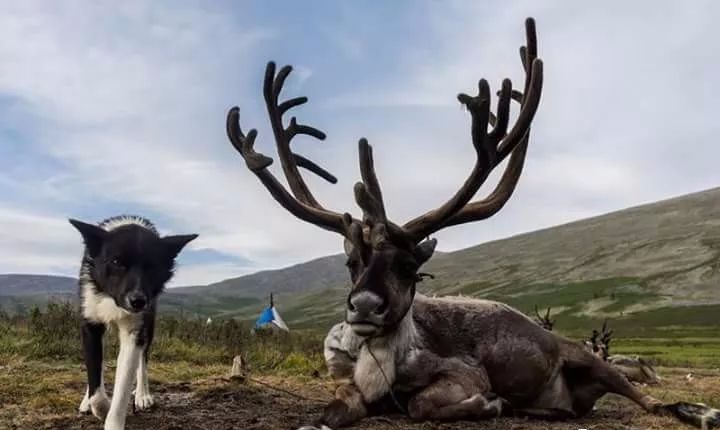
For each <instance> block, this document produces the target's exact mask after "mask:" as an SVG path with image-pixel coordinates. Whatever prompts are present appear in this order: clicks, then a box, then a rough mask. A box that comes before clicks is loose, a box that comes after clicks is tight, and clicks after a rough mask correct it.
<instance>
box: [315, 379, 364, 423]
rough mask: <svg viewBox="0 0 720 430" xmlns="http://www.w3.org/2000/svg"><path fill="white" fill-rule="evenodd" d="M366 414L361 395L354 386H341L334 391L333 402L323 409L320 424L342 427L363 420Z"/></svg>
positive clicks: (350, 384)
mask: <svg viewBox="0 0 720 430" xmlns="http://www.w3.org/2000/svg"><path fill="white" fill-rule="evenodd" d="M367 414H368V410H367V406H366V405H365V401H364V400H363V396H362V393H361V392H360V390H359V389H358V388H357V387H356V386H355V384H352V383H349V384H343V385H341V386H339V387H338V388H337V390H336V391H335V400H333V401H332V402H330V404H329V405H327V406H326V407H325V411H324V412H323V416H322V418H321V420H320V424H324V425H327V426H329V427H331V428H337V427H343V426H346V425H348V424H351V423H354V422H355V421H358V420H361V419H363V418H365V417H366V416H367Z"/></svg>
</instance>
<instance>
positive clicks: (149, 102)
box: [0, 0, 720, 285]
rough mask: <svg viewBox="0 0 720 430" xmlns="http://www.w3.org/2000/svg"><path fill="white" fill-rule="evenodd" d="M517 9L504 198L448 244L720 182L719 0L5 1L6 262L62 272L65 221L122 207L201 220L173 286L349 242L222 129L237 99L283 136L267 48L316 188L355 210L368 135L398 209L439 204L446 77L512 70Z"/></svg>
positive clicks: (249, 118) (263, 143)
mask: <svg viewBox="0 0 720 430" xmlns="http://www.w3.org/2000/svg"><path fill="white" fill-rule="evenodd" d="M526 16H534V17H535V18H536V19H537V23H538V33H539V43H540V55H541V57H542V58H543V59H544V60H545V64H546V68H545V70H546V84H545V91H544V94H543V100H542V104H541V107H540V110H539V113H538V116H537V118H536V123H535V126H534V127H533V139H532V142H531V148H530V151H529V155H528V160H527V164H526V166H527V167H526V170H525V172H524V174H523V178H522V179H521V182H520V186H519V187H518V190H517V192H516V193H515V195H514V197H513V199H512V201H511V202H510V203H509V204H508V205H507V207H506V208H505V209H504V210H503V211H502V212H500V214H498V215H497V216H495V217H494V218H493V219H491V220H487V221H484V222H481V223H476V224H471V225H465V226H460V227H455V228H452V229H449V230H447V231H443V232H441V233H440V234H438V239H439V240H440V248H441V249H442V250H452V249H458V248H462V247H466V246H470V245H473V244H477V243H480V242H484V241H487V240H492V239H496V238H501V237H506V236H509V235H512V234H516V233H520V232H525V231H531V230H534V229H538V228H543V227H548V226H551V225H555V224H558V223H562V222H567V221H571V220H576V219H580V218H584V217H588V216H593V215H598V214H601V213H605V212H608V211H611V210H616V209H621V208H624V207H627V206H631V205H636V204H640V203H644V202H650V201H655V200H658V199H662V198H667V197H671V196H675V195H680V194H684V193H689V192H693V191H699V190H702V189H707V188H711V187H715V186H718V183H719V182H720V173H718V170H717V167H716V165H717V160H718V158H720V149H718V148H720V145H718V143H717V136H718V132H720V130H719V129H720V122H718V121H717V118H718V116H719V115H720V100H719V99H718V97H717V95H718V94H720V81H718V79H717V76H718V75H720V55H718V50H717V41H718V40H720V29H718V28H717V27H716V26H714V25H713V24H714V23H713V20H715V21H717V19H718V18H720V3H718V2H715V1H712V0H708V1H695V2H691V3H685V4H680V3H679V2H670V1H660V2H658V1H637V2H631V3H628V2H621V1H608V2H602V4H600V3H597V4H589V3H585V4H580V3H579V2H573V3H571V2H560V1H543V2H537V1H530V0H527V1H482V2H479V1H437V0H434V1H395V2H360V1H345V2H336V1H311V2H293V1H273V2H259V1H258V2H240V1H227V2H220V1H216V2H206V1H172V2H170V1H145V2H140V1H128V2H110V1H107V2H88V1H82V2H81V1H77V2H72V1H69V2H62V4H60V3H58V2H51V1H39V2H36V1H23V2H9V1H8V2H2V3H1V4H0V40H2V43H0V244H1V246H0V273H54V274H67V275H73V274H75V273H76V271H77V266H78V263H79V259H80V254H81V243H80V238H79V236H78V234H77V232H75V231H74V230H73V229H72V227H71V226H70V225H69V224H68V223H67V221H66V219H67V218H68V217H75V218H80V219H83V220H86V221H100V220H102V219H103V218H105V217H108V216H112V215H115V214H120V213H134V214H141V215H144V216H146V217H148V218H150V219H151V220H153V221H154V222H155V223H156V224H157V225H158V227H159V228H160V229H161V231H162V232H164V233H199V234H200V238H199V239H198V240H197V241H195V242H193V243H192V245H191V246H190V248H189V249H188V250H187V251H186V252H184V253H183V254H182V256H181V259H180V263H181V268H180V269H179V271H178V275H177V277H176V279H175V280H174V281H173V284H174V285H189V284H202V283H209V282H213V281H219V280H221V279H224V278H227V277H232V276H238V275H240V274H244V273H248V272H252V271H256V270H260V269H265V268H275V267H282V266H285V265H288V264H292V263H297V262H301V261H305V260H308V259H310V258H314V257H318V256H321V255H326V254H329V253H336V252H341V250H342V241H341V240H340V238H339V237H337V236H336V235H333V234H331V233H327V232H324V231H322V230H320V229H317V228H316V227H314V226H311V225H305V224H303V223H302V222H300V221H298V220H295V219H294V218H293V217H292V216H291V215H289V214H287V213H286V212H285V211H284V210H283V209H282V208H280V207H279V205H277V204H276V203H275V202H274V201H273V200H272V199H271V197H270V196H269V195H268V194H267V192H266V191H265V190H264V188H263V187H262V186H261V185H260V184H259V183H258V181H257V180H256V179H255V177H254V176H253V175H252V174H251V173H250V172H248V171H247V169H246V168H245V165H244V163H243V162H242V160H241V159H240V157H239V155H237V154H236V153H235V152H234V150H233V149H232V148H231V147H230V145H229V144H228V142H227V139H226V137H225V135H224V120H225V114H226V112H227V110H228V108H229V107H231V106H233V105H236V104H237V105H240V106H241V108H242V122H243V126H244V127H245V128H246V129H249V128H252V127H255V128H258V130H259V132H260V137H259V138H258V143H257V147H258V148H259V149H260V150H261V151H263V152H264V153H266V154H268V155H274V147H273V145H274V143H273V141H272V139H271V135H270V134H269V133H268V131H269V130H268V121H267V118H266V116H265V109H264V106H263V104H262V100H261V97H260V95H261V82H262V75H263V72H264V67H265V63H266V62H267V61H268V60H275V61H276V62H278V63H280V64H288V63H289V64H293V65H294V66H295V72H294V73H293V74H292V75H291V77H290V79H289V80H288V82H287V85H286V92H285V94H287V96H288V97H289V96H297V95H307V96H309V97H310V103H309V104H308V105H306V106H304V107H302V108H301V109H298V110H297V113H296V114H297V115H298V117H299V119H301V122H304V123H308V124H312V125H315V126H317V127H319V128H320V129H322V130H324V131H326V132H327V133H328V139H327V140H326V141H325V142H323V143H316V142H312V141H310V140H299V141H298V142H296V143H295V145H294V147H295V148H296V150H297V151H298V152H300V153H302V154H304V155H306V156H309V157H310V158H311V159H313V160H315V161H317V162H318V163H320V164H321V165H323V166H325V167H327V168H328V169H329V170H330V171H331V172H333V173H335V174H336V176H338V178H339V180H340V181H339V183H338V184H337V185H334V186H332V185H329V184H326V183H323V182H321V181H319V180H316V179H314V178H310V179H309V182H310V184H311V187H312V188H313V190H314V192H315V194H316V196H318V198H319V199H321V200H322V201H323V202H324V203H325V204H326V206H328V207H330V208H333V209H335V210H338V211H352V212H355V213H357V210H356V209H355V205H354V203H353V200H352V192H351V189H352V184H353V183H354V182H355V181H356V180H357V178H358V177H359V174H358V170H357V165H356V163H357V161H356V157H357V155H356V151H357V139H358V138H359V137H361V136H365V137H367V138H368V139H369V140H370V143H371V144H373V145H374V148H375V158H376V164H377V168H378V174H379V176H380V178H381V182H382V184H383V188H384V191H385V196H386V200H387V206H388V209H389V213H390V216H391V218H393V219H394V220H396V221H398V222H403V221H405V220H407V219H409V218H412V217H414V216H416V215H418V214H420V213H422V212H424V211H426V210H428V209H430V208H433V207H436V206H438V205H439V204H441V203H442V202H443V201H444V199H446V198H447V197H449V196H450V195H451V194H452V193H453V192H454V191H455V190H456V189H457V187H458V186H459V184H460V183H462V181H463V180H464V178H465V177H466V175H467V174H468V172H469V170H470V168H471V167H472V155H473V151H472V147H471V145H470V140H469V121H468V115H467V113H465V112H464V111H463V110H462V109H460V107H459V105H458V103H457V102H456V99H455V95H456V94H457V93H458V92H463V91H464V92H470V91H473V89H474V88H476V83H477V80H478V79H479V78H480V77H485V78H487V79H489V81H490V84H491V86H492V88H498V87H499V84H500V81H501V79H502V78H503V77H506V76H507V77H510V78H512V79H513V82H515V83H516V85H519V84H520V82H521V78H522V74H521V68H520V64H519V60H518V55H517V47H518V46H519V45H520V44H521V43H523V41H524V40H523V37H524V33H523V20H524V18H525V17H526ZM274 167H277V166H274ZM276 172H277V171H276ZM493 178H494V177H493ZM491 185H492V184H489V185H488V187H486V188H489V186H491Z"/></svg>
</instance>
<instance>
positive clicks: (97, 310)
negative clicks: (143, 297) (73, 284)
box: [81, 283, 132, 324]
mask: <svg viewBox="0 0 720 430" xmlns="http://www.w3.org/2000/svg"><path fill="white" fill-rule="evenodd" d="M82 289H83V291H82V303H81V306H82V313H83V317H85V319H87V320H89V321H93V322H96V323H105V324H109V323H111V322H116V323H120V321H124V320H127V319H131V318H132V314H131V313H130V312H128V311H126V310H125V309H123V308H121V307H119V306H118V305H117V304H115V300H113V298H112V297H110V296H108V295H105V294H101V293H100V294H99V293H96V292H95V291H94V290H93V286H92V285H91V284H89V283H86V284H83V286H82Z"/></svg>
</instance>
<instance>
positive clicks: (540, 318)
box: [535, 305, 555, 331]
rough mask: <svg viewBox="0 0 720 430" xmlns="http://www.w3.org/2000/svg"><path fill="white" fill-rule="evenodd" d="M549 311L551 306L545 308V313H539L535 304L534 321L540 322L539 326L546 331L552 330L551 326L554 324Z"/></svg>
mask: <svg viewBox="0 0 720 430" xmlns="http://www.w3.org/2000/svg"><path fill="white" fill-rule="evenodd" d="M550 311H551V308H547V311H546V312H545V315H540V312H539V311H538V307H537V305H535V321H536V322H537V323H538V324H540V327H542V328H544V329H545V330H547V331H553V327H554V326H555V320H551V319H550Z"/></svg>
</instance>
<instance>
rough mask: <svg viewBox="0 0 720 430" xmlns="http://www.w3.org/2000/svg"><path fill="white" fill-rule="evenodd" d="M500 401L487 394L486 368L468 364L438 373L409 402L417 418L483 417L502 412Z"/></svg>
mask: <svg viewBox="0 0 720 430" xmlns="http://www.w3.org/2000/svg"><path fill="white" fill-rule="evenodd" d="M502 409H503V401H502V399H500V398H496V397H495V396H494V395H492V394H491V393H490V383H489V381H488V378H487V375H486V373H485V370H484V369H482V368H470V367H467V368H465V369H462V370H458V371H454V372H448V373H444V374H442V375H440V376H439V377H438V378H437V379H436V380H435V381H434V382H433V383H432V384H430V385H429V386H428V387H426V388H425V389H424V390H422V391H421V392H419V393H418V394H416V395H415V396H414V397H413V398H412V399H411V400H410V403H409V404H408V413H409V414H410V417H411V418H413V419H416V420H428V419H429V420H441V421H454V420H462V419H484V418H491V417H497V416H500V414H502Z"/></svg>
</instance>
